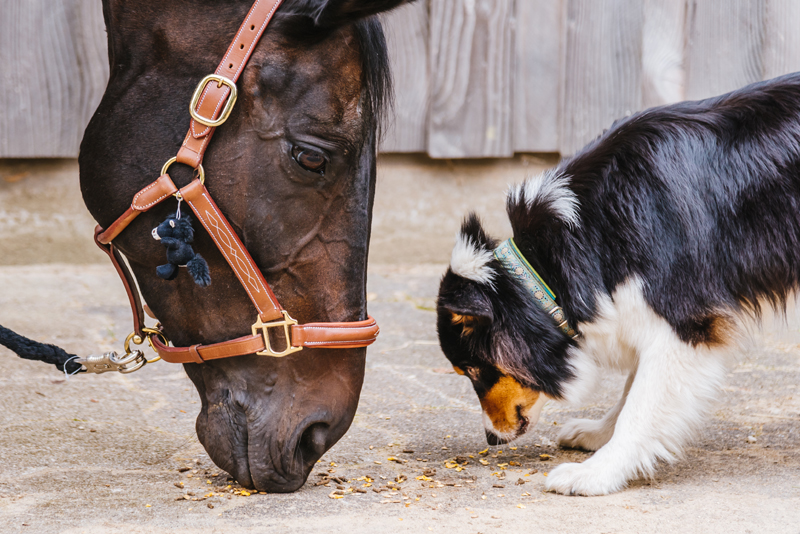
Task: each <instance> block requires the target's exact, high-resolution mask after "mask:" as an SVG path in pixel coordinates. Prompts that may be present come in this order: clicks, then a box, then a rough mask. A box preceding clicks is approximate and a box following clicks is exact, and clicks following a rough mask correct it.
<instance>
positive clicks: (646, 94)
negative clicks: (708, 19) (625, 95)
mask: <svg viewBox="0 0 800 534" xmlns="http://www.w3.org/2000/svg"><path fill="white" fill-rule="evenodd" d="M685 21H686V0H644V28H643V30H642V106H643V107H645V108H649V107H652V106H660V105H662V104H670V103H673V102H679V101H681V100H684V99H685V95H686V73H685V71H684V65H683V52H684V36H685Z"/></svg>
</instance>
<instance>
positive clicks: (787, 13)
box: [762, 0, 800, 80]
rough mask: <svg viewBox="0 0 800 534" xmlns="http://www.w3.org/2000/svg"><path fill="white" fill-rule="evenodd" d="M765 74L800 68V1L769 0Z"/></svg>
mask: <svg viewBox="0 0 800 534" xmlns="http://www.w3.org/2000/svg"><path fill="white" fill-rule="evenodd" d="M765 9H766V12H765V13H764V28H765V30H764V52H763V65H762V69H763V71H762V77H763V78H764V79H765V80H766V79H769V78H774V77H775V76H780V75H781V74H787V73H789V72H797V71H800V2H798V1H797V0H766V6H765Z"/></svg>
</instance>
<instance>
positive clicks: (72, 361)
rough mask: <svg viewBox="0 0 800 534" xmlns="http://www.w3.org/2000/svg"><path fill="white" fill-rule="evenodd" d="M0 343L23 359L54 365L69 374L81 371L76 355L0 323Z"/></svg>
mask: <svg viewBox="0 0 800 534" xmlns="http://www.w3.org/2000/svg"><path fill="white" fill-rule="evenodd" d="M0 345H3V346H4V347H6V348H7V349H8V350H10V351H11V352H13V353H14V354H16V355H17V356H19V357H20V358H23V359H25V360H33V361H37V362H44V363H49V364H52V365H55V366H56V368H57V369H58V370H59V371H63V372H64V373H68V374H70V375H72V374H75V373H80V372H82V371H83V366H82V365H81V364H80V363H78V360H79V359H80V358H78V356H75V355H74V354H70V353H69V352H67V351H65V350H64V349H62V348H61V347H57V346H55V345H51V344H49V343H39V342H38V341H34V340H32V339H28V338H27V337H25V336H21V335H19V334H17V333H16V332H13V331H11V330H9V329H8V328H6V327H4V326H2V325H0Z"/></svg>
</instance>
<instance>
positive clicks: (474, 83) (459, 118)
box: [428, 0, 514, 158]
mask: <svg viewBox="0 0 800 534" xmlns="http://www.w3.org/2000/svg"><path fill="white" fill-rule="evenodd" d="M512 14H513V0H436V1H433V2H431V4H430V41H429V58H430V67H431V79H430V83H431V108H430V113H429V119H428V153H429V154H430V155H431V156H432V157H434V158H467V157H468V158H476V157H498V156H499V157H504V156H510V155H512V154H513V148H512V145H511V121H510V116H511V96H512V82H513V79H512V70H511V63H512V55H513V47H512V44H513V42H514V41H513V35H512V34H513V28H512V23H511V17H512Z"/></svg>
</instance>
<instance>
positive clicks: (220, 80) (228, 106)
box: [189, 74, 237, 128]
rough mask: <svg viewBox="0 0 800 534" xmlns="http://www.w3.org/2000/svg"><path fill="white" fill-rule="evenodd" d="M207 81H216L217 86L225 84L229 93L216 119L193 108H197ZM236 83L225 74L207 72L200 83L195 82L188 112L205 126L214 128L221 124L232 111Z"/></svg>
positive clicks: (234, 101)
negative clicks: (195, 87) (205, 115)
mask: <svg viewBox="0 0 800 534" xmlns="http://www.w3.org/2000/svg"><path fill="white" fill-rule="evenodd" d="M208 82H217V87H222V86H223V85H227V86H228V87H229V88H230V90H231V94H230V95H228V101H227V102H226V103H225V108H223V110H222V114H221V115H220V116H219V118H218V119H217V120H214V119H209V118H207V117H203V116H202V115H200V114H199V113H197V111H195V109H196V108H197V103H198V102H200V96H201V95H202V94H203V89H205V88H206V85H208ZM236 96H237V90H236V83H234V81H233V80H230V79H228V78H226V77H225V76H220V75H219V74H209V75H208V76H206V77H205V78H203V79H202V80H200V83H199V84H197V89H195V90H194V94H193V95H192V103H191V104H190V105H189V113H191V115H192V118H193V119H194V120H196V121H197V122H199V123H200V124H203V125H205V126H209V127H211V128H216V127H217V126H220V125H222V124H223V123H224V122H225V121H226V120H228V117H229V116H230V114H231V111H233V105H234V104H235V103H236Z"/></svg>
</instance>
